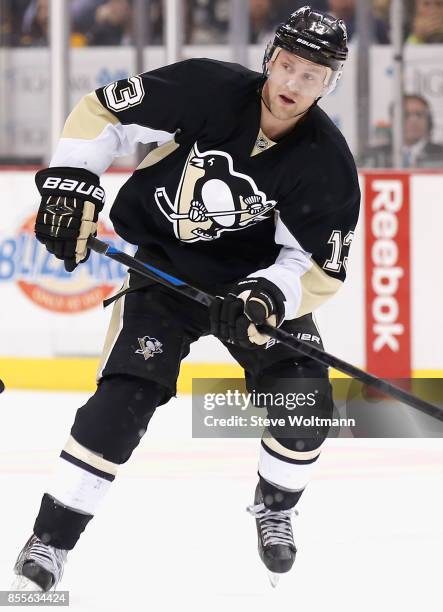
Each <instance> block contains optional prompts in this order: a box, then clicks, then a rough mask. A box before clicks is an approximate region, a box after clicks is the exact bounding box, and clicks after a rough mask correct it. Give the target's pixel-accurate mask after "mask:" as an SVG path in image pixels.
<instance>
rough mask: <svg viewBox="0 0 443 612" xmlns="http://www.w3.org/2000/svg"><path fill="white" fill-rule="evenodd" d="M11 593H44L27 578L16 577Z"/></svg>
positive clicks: (12, 583)
mask: <svg viewBox="0 0 443 612" xmlns="http://www.w3.org/2000/svg"><path fill="white" fill-rule="evenodd" d="M11 591H38V592H40V593H42V592H43V589H41V588H40V587H39V586H38V584H36V583H35V582H34V581H33V580H29V578H26V576H14V578H13V580H12V582H11Z"/></svg>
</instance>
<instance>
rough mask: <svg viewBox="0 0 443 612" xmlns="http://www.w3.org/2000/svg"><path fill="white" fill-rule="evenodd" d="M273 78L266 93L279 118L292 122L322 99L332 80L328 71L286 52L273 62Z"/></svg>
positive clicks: (267, 86) (270, 77)
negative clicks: (318, 99) (326, 87)
mask: <svg viewBox="0 0 443 612" xmlns="http://www.w3.org/2000/svg"><path fill="white" fill-rule="evenodd" d="M269 71H270V73H269V76H268V79H267V81H266V83H265V87H264V88H263V94H264V98H265V101H266V103H267V104H268V106H269V108H270V110H271V113H272V114H273V115H274V117H276V118H277V119H283V120H284V119H291V118H294V117H296V116H297V115H299V114H300V113H302V112H303V111H305V110H307V109H308V108H309V107H310V106H312V104H313V103H314V101H315V100H316V99H317V98H319V97H320V96H321V95H322V94H323V92H324V90H325V85H326V83H327V80H328V76H329V75H328V69H327V68H326V67H325V66H321V65H320V64H315V63H314V62H309V61H308V60H305V59H303V58H301V57H298V56H297V55H294V54H293V53H289V51H285V50H284V49H282V50H281V51H280V52H279V54H278V55H277V57H276V58H275V60H274V61H271V62H269Z"/></svg>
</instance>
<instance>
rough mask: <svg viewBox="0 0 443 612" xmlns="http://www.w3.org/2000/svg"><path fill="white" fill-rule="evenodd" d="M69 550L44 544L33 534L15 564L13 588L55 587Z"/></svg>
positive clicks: (36, 589) (22, 589)
mask: <svg viewBox="0 0 443 612" xmlns="http://www.w3.org/2000/svg"><path fill="white" fill-rule="evenodd" d="M66 555H67V551H66V550H62V549H59V548H54V547H53V546H49V545H47V544H44V543H43V542H42V541H41V540H39V539H38V538H37V536H35V535H32V536H31V537H30V538H29V540H28V541H27V542H26V544H25V545H24V547H23V549H22V551H21V552H20V554H19V556H18V558H17V561H16V562H15V566H14V573H15V574H16V578H15V581H14V583H13V586H12V588H13V590H16V591H49V590H51V589H55V587H56V586H57V584H58V582H59V581H60V579H61V577H62V575H63V567H64V564H65V561H66Z"/></svg>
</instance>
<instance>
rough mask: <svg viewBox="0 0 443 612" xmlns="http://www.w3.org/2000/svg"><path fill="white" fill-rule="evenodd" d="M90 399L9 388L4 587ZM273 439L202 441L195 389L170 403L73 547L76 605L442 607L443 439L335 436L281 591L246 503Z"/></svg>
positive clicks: (3, 460) (4, 434) (0, 467)
mask: <svg viewBox="0 0 443 612" xmlns="http://www.w3.org/2000/svg"><path fill="white" fill-rule="evenodd" d="M86 399H87V396H86V395H85V394H75V393H72V394H60V393H32V392H18V391H16V392H14V391H8V390H6V391H5V393H3V394H2V395H1V396H0V482H1V491H2V495H1V499H2V505H1V518H2V522H1V524H2V527H3V528H2V530H1V542H0V588H1V589H8V588H9V587H10V579H11V576H12V573H11V568H12V565H13V562H14V560H15V557H16V555H17V553H18V551H19V550H20V548H21V547H22V545H23V544H24V542H25V540H26V539H27V537H28V536H29V535H30V533H31V530H32V525H33V522H34V519H35V515H36V513H37V511H38V507H39V504H40V499H41V494H42V492H43V490H44V487H45V483H46V482H47V479H48V478H49V475H50V471H51V467H52V465H53V464H54V461H55V459H56V458H57V456H58V454H59V452H60V449H61V447H62V446H63V445H64V443H65V440H66V438H67V436H68V434H69V430H70V427H71V424H72V421H73V418H74V415H75V411H76V409H77V408H78V407H79V406H81V405H82V404H83V403H84V402H85V400H86ZM258 445H259V441H258V440H198V439H192V437H191V405H190V399H189V398H182V399H175V400H173V401H171V402H170V403H169V404H168V405H167V406H163V407H161V408H160V409H159V410H158V413H157V415H155V416H154V418H153V419H152V421H151V424H150V426H149V430H148V433H147V434H146V436H145V437H144V438H143V440H142V442H141V444H140V446H139V448H138V449H137V450H136V451H135V453H134V455H133V457H132V458H131V460H130V461H129V462H128V463H127V464H126V465H124V466H122V468H121V469H120V473H119V475H118V477H117V479H116V481H115V483H114V484H113V486H112V488H111V491H110V493H109V495H108V497H107V498H106V499H105V502H104V503H103V505H102V507H101V509H100V511H99V513H98V515H97V516H96V518H95V519H94V520H93V521H92V522H91V524H90V525H89V526H88V527H87V531H86V532H85V534H83V536H82V537H81V539H80V541H79V543H78V545H77V547H76V548H75V550H74V551H72V552H71V553H70V555H69V558H68V564H67V566H66V571H65V577H64V579H63V582H62V584H61V585H60V587H63V589H66V590H69V591H70V595H71V605H70V610H72V611H82V612H95V611H98V610H100V611H101V610H103V611H105V610H106V612H124V611H126V610H131V611H134V612H138V611H140V612H141V611H149V610H155V611H156V612H157V611H163V610H164V611H174V612H175V611H176V610H184V609H192V610H193V612H199V611H200V610H204V611H205V612H207V611H208V610H211V611H212V610H215V611H223V612H226V610H227V609H228V610H229V611H230V612H232V611H237V610H239V611H242V612H243V611H245V612H246V611H252V612H259V611H260V612H261V611H265V610H266V612H269V611H270V610H272V611H274V612H275V611H278V610H280V611H281V612H285V611H286V610H290V611H291V612H292V611H297V612H314V611H315V612H318V611H319V610H327V611H328V612H335V611H340V612H351V611H352V612H356V611H358V612H365V611H369V610H370V611H371V612H378V611H385V610H401V611H402V612H407V611H412V610H414V612H416V610H418V609H421V610H426V612H433V611H434V610H435V611H437V610H438V611H439V612H441V609H442V607H441V606H442V598H441V554H442V552H441V551H442V550H443V521H442V516H443V467H442V466H443V441H442V440H435V439H434V440H387V439H385V440H378V441H377V440H370V441H368V440H330V441H328V443H327V446H326V448H325V450H324V452H323V454H322V457H321V459H320V461H319V464H318V469H317V472H316V476H315V478H314V480H313V481H312V482H311V484H310V485H309V487H308V489H307V490H306V492H305V494H304V495H303V497H302V499H301V501H300V503H299V505H298V509H299V512H300V516H299V517H298V518H296V520H295V522H294V526H295V535H296V542H297V546H298V549H299V552H298V555H297V559H296V563H295V566H294V568H293V571H292V572H291V573H290V574H288V575H286V576H284V577H283V578H282V579H281V580H280V583H279V585H278V587H277V589H275V590H274V589H272V587H271V586H270V584H269V581H268V578H267V574H266V571H265V568H264V567H263V566H262V565H261V562H260V561H259V558H258V555H257V551H256V532H255V524H254V520H253V519H252V518H251V517H250V516H249V515H248V514H247V513H246V511H245V507H246V506H247V505H248V504H250V503H251V501H252V496H253V491H254V487H255V484H256V467H257V454H258ZM17 609H21V608H17Z"/></svg>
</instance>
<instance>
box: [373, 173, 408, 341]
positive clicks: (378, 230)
mask: <svg viewBox="0 0 443 612" xmlns="http://www.w3.org/2000/svg"><path fill="white" fill-rule="evenodd" d="M402 187H403V186H402V183H401V182H400V181H395V180H394V181H375V182H374V185H373V188H374V190H375V191H376V192H377V195H376V196H375V198H374V200H373V201H372V210H373V215H372V224H371V225H372V226H371V229H372V235H373V237H374V239H375V241H374V243H373V245H372V251H371V259H372V266H373V269H372V278H371V285H372V289H373V292H374V295H375V297H374V300H373V302H372V304H371V310H372V317H373V331H374V334H375V338H374V341H373V349H374V351H375V352H379V351H380V350H381V349H382V348H383V347H385V346H387V347H389V348H390V349H391V351H393V352H395V353H397V352H398V351H399V348H400V345H399V339H398V337H399V336H401V335H402V334H403V332H404V326H403V325H402V324H401V323H399V321H398V318H399V312H400V308H399V299H398V290H399V282H400V279H401V278H402V277H403V275H404V270H403V268H402V267H400V266H399V265H397V263H398V258H399V244H398V242H397V233H398V219H397V213H398V212H399V210H400V209H401V207H402V204H403V189H402Z"/></svg>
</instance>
